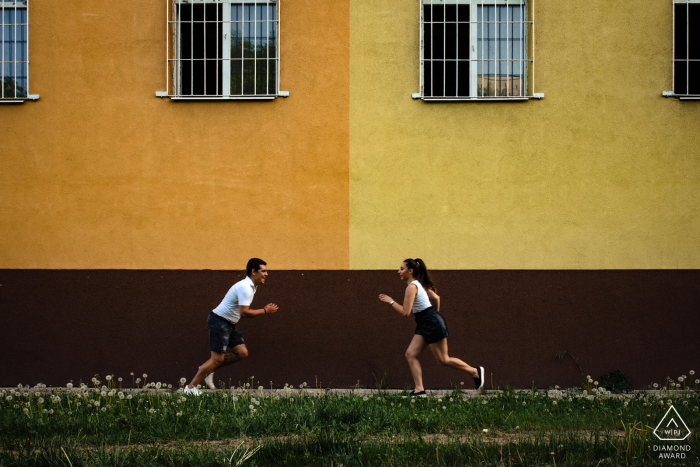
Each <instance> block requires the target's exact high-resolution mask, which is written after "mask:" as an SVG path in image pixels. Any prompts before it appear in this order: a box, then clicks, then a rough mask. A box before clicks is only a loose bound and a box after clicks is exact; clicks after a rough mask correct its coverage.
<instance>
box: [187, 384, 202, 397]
mask: <svg viewBox="0 0 700 467" xmlns="http://www.w3.org/2000/svg"><path fill="white" fill-rule="evenodd" d="M183 392H184V393H185V394H186V395H188V396H201V395H202V391H200V390H199V389H197V388H191V387H189V386H185V389H184V391H183Z"/></svg>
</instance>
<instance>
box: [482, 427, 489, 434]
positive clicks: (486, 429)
mask: <svg viewBox="0 0 700 467" xmlns="http://www.w3.org/2000/svg"><path fill="white" fill-rule="evenodd" d="M481 431H483V432H484V433H488V432H489V430H488V428H484V429H483V430H481Z"/></svg>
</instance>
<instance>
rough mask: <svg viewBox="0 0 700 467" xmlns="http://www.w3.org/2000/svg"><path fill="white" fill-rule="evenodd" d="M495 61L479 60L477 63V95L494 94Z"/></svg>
mask: <svg viewBox="0 0 700 467" xmlns="http://www.w3.org/2000/svg"><path fill="white" fill-rule="evenodd" d="M495 66H496V65H495V62H484V61H480V62H478V65H477V78H476V79H477V81H476V83H477V96H495V95H496V83H495V73H494V69H495Z"/></svg>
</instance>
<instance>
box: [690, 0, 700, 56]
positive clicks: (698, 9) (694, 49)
mask: <svg viewBox="0 0 700 467" xmlns="http://www.w3.org/2000/svg"><path fill="white" fill-rule="evenodd" d="M688 58H690V59H693V58H694V59H700V5H698V4H695V5H690V4H689V5H688Z"/></svg>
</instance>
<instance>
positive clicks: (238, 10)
mask: <svg viewBox="0 0 700 467" xmlns="http://www.w3.org/2000/svg"><path fill="white" fill-rule="evenodd" d="M231 21H243V5H231Z"/></svg>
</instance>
